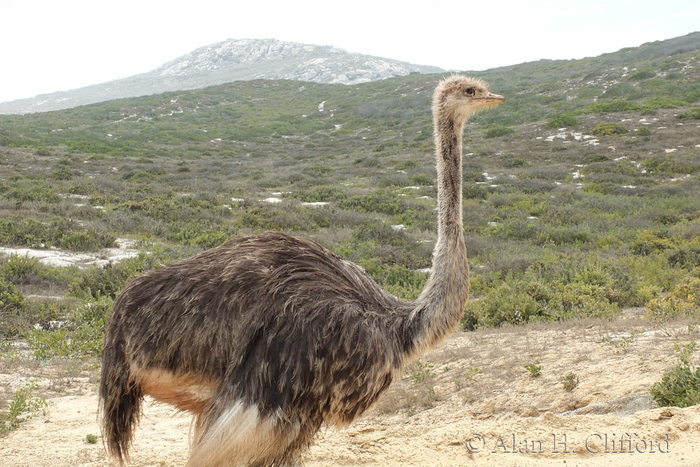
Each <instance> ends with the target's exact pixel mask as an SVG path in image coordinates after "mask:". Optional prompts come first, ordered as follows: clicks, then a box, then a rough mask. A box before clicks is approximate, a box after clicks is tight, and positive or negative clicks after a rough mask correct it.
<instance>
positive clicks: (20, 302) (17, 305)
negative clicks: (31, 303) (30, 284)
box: [0, 277, 27, 337]
mask: <svg viewBox="0 0 700 467" xmlns="http://www.w3.org/2000/svg"><path fill="white" fill-rule="evenodd" d="M26 306H27V302H26V300H25V298H24V294H22V292H19V291H18V290H17V289H16V288H15V286H14V284H12V283H11V282H5V279H4V278H3V277H0V337H12V336H14V335H16V334H17V333H18V332H19V330H20V329H21V327H22V325H23V324H24V323H23V320H22V313H23V312H24V310H25V308H26Z"/></svg>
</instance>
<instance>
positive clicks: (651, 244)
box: [630, 230, 674, 256]
mask: <svg viewBox="0 0 700 467" xmlns="http://www.w3.org/2000/svg"><path fill="white" fill-rule="evenodd" d="M673 247H674V244H673V241H672V240H671V239H668V238H666V236H664V235H663V234H662V233H659V232H653V231H650V230H644V231H643V232H642V233H640V234H639V235H638V236H637V238H636V239H635V240H634V241H633V242H632V244H631V245H630V250H631V251H632V253H634V254H636V255H641V256H648V255H651V254H654V253H659V252H662V251H664V250H669V249H672V248H673Z"/></svg>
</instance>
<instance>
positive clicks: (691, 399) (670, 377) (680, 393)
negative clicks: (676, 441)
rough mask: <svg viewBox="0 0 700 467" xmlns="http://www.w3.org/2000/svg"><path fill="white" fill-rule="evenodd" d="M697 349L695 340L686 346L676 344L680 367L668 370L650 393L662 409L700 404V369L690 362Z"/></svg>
mask: <svg viewBox="0 0 700 467" xmlns="http://www.w3.org/2000/svg"><path fill="white" fill-rule="evenodd" d="M697 348H698V346H697V343H696V342H695V340H692V341H690V342H689V343H688V344H685V345H680V344H676V356H677V357H678V360H679V361H680V363H679V365H677V366H675V367H674V368H671V369H670V370H667V371H666V372H665V373H664V375H663V377H662V378H661V381H659V382H657V383H654V385H653V386H652V387H651V389H650V391H649V392H650V393H651V397H652V398H653V399H654V401H656V403H657V404H659V406H660V407H670V406H673V407H690V406H692V405H697V404H700V367H695V366H694V365H692V364H691V361H690V360H691V356H692V354H693V352H695V351H696V350H697Z"/></svg>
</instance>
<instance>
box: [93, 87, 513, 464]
mask: <svg viewBox="0 0 700 467" xmlns="http://www.w3.org/2000/svg"><path fill="white" fill-rule="evenodd" d="M504 100H505V99H504V98H503V97H501V96H498V95H496V94H492V93H490V92H489V91H488V86H487V85H486V84H485V83H484V82H482V81H480V80H476V79H472V78H467V77H464V76H458V75H456V76H452V77H450V78H447V79H445V80H444V81H442V82H441V83H440V84H439V85H438V87H437V89H436V91H435V94H434V97H433V115H434V125H435V143H436V158H437V169H438V241H437V244H436V246H435V251H434V257H433V270H432V274H431V277H430V279H429V280H428V283H427V285H426V287H425V290H424V291H423V293H422V294H421V296H420V297H419V298H418V299H417V300H415V301H402V300H399V299H397V298H396V297H394V296H392V295H391V294H389V293H387V292H386V291H384V290H382V289H381V288H380V287H379V286H378V285H377V284H376V283H375V282H374V281H373V280H372V279H371V278H370V277H369V276H368V275H367V274H366V273H365V272H364V271H363V270H362V269H361V268H359V267H358V266H356V265H354V264H352V263H349V262H347V261H345V260H343V259H342V258H340V257H339V256H337V255H335V254H334V253H332V252H330V251H328V250H326V249H325V248H323V247H321V246H320V245H318V244H317V243H314V242H312V241H309V240H305V239H300V238H294V237H290V236H287V235H284V234H280V233H266V234H262V235H255V236H250V237H242V238H236V239H233V240H231V241H229V242H227V243H225V244H224V245H221V246H219V247H217V248H214V249H211V250H208V251H205V252H203V253H201V254H199V255H197V256H194V257H192V258H189V259H186V260H183V261H180V262H178V263H175V264H171V265H169V266H166V267H164V268H161V269H157V270H153V271H150V272H148V273H146V274H144V275H142V276H139V277H137V278H135V279H133V280H132V281H131V282H129V283H128V284H127V285H126V286H125V287H124V290H123V291H122V292H121V294H120V295H119V297H118V298H117V300H116V301H115V303H114V311H113V312H112V316H111V319H110V323H109V325H108V327H107V332H106V336H105V348H104V357H103V365H102V380H101V384H100V405H101V418H102V426H103V433H104V437H105V441H106V444H107V448H108V450H109V452H110V454H112V455H113V456H115V457H116V458H117V459H118V460H119V462H121V463H123V462H124V460H125V459H127V458H128V451H129V447H130V444H131V441H132V438H133V434H134V429H135V427H136V425H137V424H138V420H139V415H140V412H141V403H142V400H143V397H144V396H145V395H150V396H152V397H154V398H155V399H157V400H160V401H163V402H167V403H170V404H172V405H174V406H175V407H177V408H178V409H181V410H184V411H188V412H191V413H193V414H194V415H195V416H196V419H195V422H194V423H195V429H194V436H193V440H192V450H191V453H190V459H189V461H188V464H187V465H188V467H205V466H206V467H216V466H222V467H223V466H238V465H248V466H258V467H263V466H268V467H272V466H283V465H292V464H295V463H296V462H298V459H299V453H300V451H301V450H302V449H304V448H305V447H306V446H308V445H309V444H310V443H311V441H312V439H313V437H314V435H315V433H316V432H317V431H318V429H319V428H320V427H321V425H322V424H323V423H326V424H329V425H346V424H348V423H350V422H351V421H353V420H354V419H355V418H356V417H357V416H358V415H360V414H361V413H362V412H364V411H365V410H366V409H367V408H369V407H370V406H371V405H372V404H373V403H374V402H376V400H377V398H378V397H379V395H380V394H381V393H382V392H383V391H385V390H386V389H387V387H388V386H389V385H390V384H391V381H392V379H393V378H394V377H396V375H397V374H399V373H400V372H401V370H402V368H403V367H404V365H405V364H406V363H407V362H408V361H410V360H411V359H413V358H415V357H416V356H417V355H419V354H420V353H422V352H423V351H425V350H426V349H427V348H429V347H432V346H434V345H436V344H437V343H438V342H439V341H440V340H441V339H442V338H444V337H445V336H446V335H447V334H448V333H449V332H451V331H452V330H453V329H454V328H455V326H456V325H457V323H458V322H459V319H460V317H461V315H462V312H463V310H464V306H465V305H466V302H467V298H468V293H469V270H468V265H467V250H466V247H465V244H464V236H463V233H462V230H463V229H462V199H461V192H462V130H463V127H464V123H465V121H466V119H467V118H468V116H469V115H470V114H471V113H473V112H474V111H475V110H478V109H480V108H483V107H488V106H494V105H496V104H499V103H501V102H503V101H504Z"/></svg>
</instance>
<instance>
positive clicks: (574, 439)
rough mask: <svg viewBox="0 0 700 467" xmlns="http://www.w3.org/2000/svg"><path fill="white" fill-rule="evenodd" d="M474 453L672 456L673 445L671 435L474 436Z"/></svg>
mask: <svg viewBox="0 0 700 467" xmlns="http://www.w3.org/2000/svg"><path fill="white" fill-rule="evenodd" d="M466 446H467V450H469V452H471V453H474V454H476V453H491V454H499V453H501V454H544V453H550V454H570V453H575V452H577V453H585V452H589V453H591V454H609V453H616V454H621V453H627V454H668V453H669V452H671V443H670V440H669V437H668V433H667V434H666V435H665V437H664V438H662V439H651V438H645V437H643V436H639V435H638V434H637V433H622V434H620V433H617V434H616V433H592V434H589V435H567V434H566V433H551V434H550V435H549V436H542V437H541V439H534V438H523V437H519V436H518V435H516V434H515V433H512V434H504V435H499V436H497V437H495V436H493V437H490V438H489V437H486V436H484V435H481V434H478V433H472V435H471V436H469V437H468V438H467V441H466Z"/></svg>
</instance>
